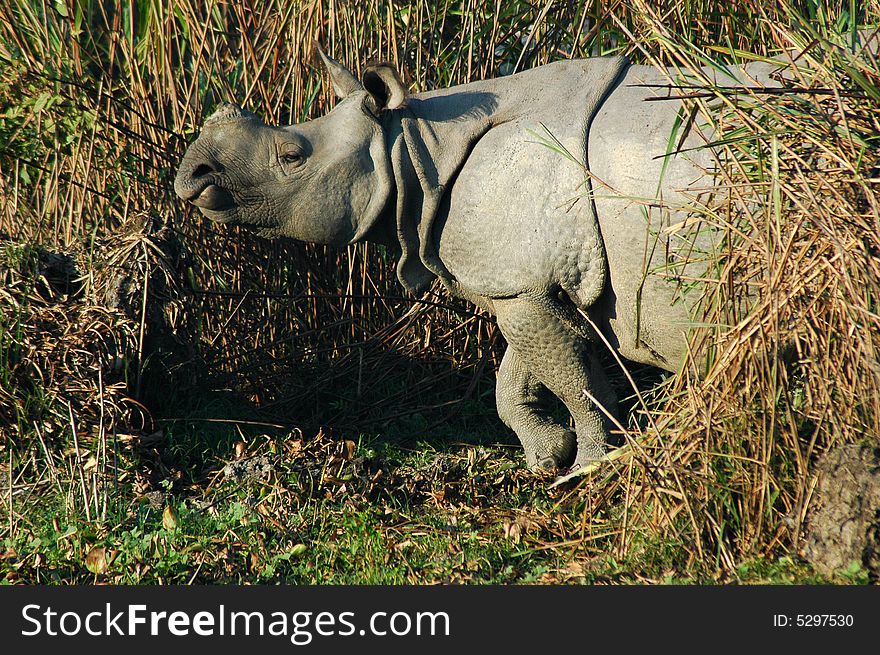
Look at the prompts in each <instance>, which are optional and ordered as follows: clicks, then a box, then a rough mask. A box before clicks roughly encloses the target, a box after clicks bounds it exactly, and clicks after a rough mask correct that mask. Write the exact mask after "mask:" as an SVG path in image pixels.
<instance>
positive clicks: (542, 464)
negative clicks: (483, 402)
mask: <svg viewBox="0 0 880 655" xmlns="http://www.w3.org/2000/svg"><path fill="white" fill-rule="evenodd" d="M548 393H549V392H548V390H547V388H546V387H545V386H544V385H543V384H542V383H541V381H540V380H538V378H536V377H535V376H534V375H533V374H532V373H531V372H530V371H529V370H528V368H526V366H525V365H524V364H523V363H522V361H520V357H519V356H518V355H517V354H516V353H515V352H514V351H513V349H512V348H510V347H508V348H507V350H506V351H505V353H504V358H503V359H502V360H501V366H499V367H498V382H497V384H496V386H495V403H496V405H497V407H498V416H500V417H501V420H502V421H504V423H505V424H506V425H507V427H509V428H510V429H511V430H513V431H514V432H516V435H517V437H519V440H520V443H522V446H523V450H525V455H526V463H527V464H528V465H529V468H531V469H555V468H560V467H562V466H566V465H568V464H569V463H571V462H572V460H573V459H574V455H575V447H576V437H575V433H574V432H572V431H571V430H566V429H565V428H563V427H562V426H561V425H559V423H558V422H556V421H555V420H554V419H553V417H552V416H550V413H549V411H548V409H547V402H546V401H547V398H546V396H547V394H548Z"/></svg>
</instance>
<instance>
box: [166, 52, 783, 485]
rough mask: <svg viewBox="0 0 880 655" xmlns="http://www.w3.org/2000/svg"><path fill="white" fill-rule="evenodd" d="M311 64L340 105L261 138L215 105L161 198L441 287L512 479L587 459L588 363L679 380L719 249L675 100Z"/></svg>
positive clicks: (641, 71)
mask: <svg viewBox="0 0 880 655" xmlns="http://www.w3.org/2000/svg"><path fill="white" fill-rule="evenodd" d="M317 54H318V56H319V58H320V61H322V62H323V64H324V66H325V67H326V70H327V73H328V75H329V78H330V81H331V83H332V87H333V89H334V91H335V94H336V95H337V96H338V98H339V100H340V101H339V102H338V103H337V104H336V106H335V107H334V108H333V109H332V110H331V111H329V112H328V113H327V114H326V115H324V116H322V117H320V118H317V119H315V120H311V121H307V122H304V123H301V124H296V125H290V126H285V127H276V126H271V125H266V124H265V123H264V122H263V121H262V120H261V119H260V118H258V117H257V116H256V115H254V114H253V113H251V112H249V111H245V110H243V109H242V108H240V107H238V106H236V105H233V104H223V105H222V106H220V107H219V108H218V109H217V110H216V111H215V113H214V114H213V115H212V116H210V118H208V119H207V121H206V122H205V124H204V127H203V129H202V130H201V133H200V135H199V137H198V138H197V139H196V140H195V141H194V142H193V143H192V144H191V145H190V146H189V149H188V150H187V152H186V154H185V156H184V158H183V160H182V162H181V164H180V168H179V171H178V173H177V176H176V179H175V182H174V188H175V191H176V193H177V194H178V195H179V196H180V197H181V198H182V199H184V200H186V201H188V202H190V203H192V204H193V205H195V206H196V207H198V208H199V210H200V211H201V213H202V214H204V215H205V216H206V217H207V218H209V219H211V220H212V221H215V222H217V223H223V224H240V225H244V226H249V227H251V228H253V229H254V230H255V231H256V232H257V233H258V234H261V235H263V236H267V237H273V236H286V237H292V238H295V239H298V240H302V241H307V242H313V243H320V244H334V245H339V246H344V245H346V244H351V243H355V242H358V241H362V240H366V241H375V242H379V243H385V244H390V245H394V246H396V247H397V248H399V251H400V256H399V260H398V262H397V267H396V271H397V276H398V278H399V281H400V283H401V284H402V285H403V286H404V287H405V288H406V289H407V290H409V291H410V292H413V293H417V292H419V291H421V290H423V289H425V288H426V286H428V285H429V284H431V283H432V282H433V281H434V280H435V279H439V280H440V281H441V282H442V284H443V285H444V286H445V287H446V288H447V289H448V290H449V292H450V293H452V294H453V295H455V296H458V297H462V298H465V299H467V300H469V301H471V302H473V303H475V304H476V305H477V306H479V307H481V308H483V309H485V310H486V311H488V312H489V313H491V314H492V315H494V316H495V317H496V319H497V324H498V328H499V329H500V331H501V333H502V335H503V336H504V338H505V340H506V341H507V349H506V351H505V354H504V356H503V359H502V361H501V364H500V367H499V369H498V374H497V387H496V402H497V409H498V414H499V416H500V418H501V419H502V420H503V421H504V422H505V423H506V424H507V425H508V426H509V427H510V428H511V429H512V430H513V431H514V432H515V433H516V435H517V436H518V438H519V440H520V442H521V443H522V446H523V448H524V451H525V457H526V462H527V464H528V465H529V466H530V467H532V468H549V469H558V470H559V469H566V468H571V469H574V468H578V467H581V466H583V465H586V464H588V463H591V462H594V461H595V460H597V459H599V458H601V457H602V456H603V454H604V453H605V449H606V441H607V437H608V427H609V426H608V424H607V421H608V417H609V416H613V413H614V404H615V397H614V393H613V391H612V389H611V386H610V385H609V383H608V380H607V378H606V375H605V373H604V372H603V370H602V367H601V366H600V365H599V363H598V361H597V356H596V355H597V353H596V348H597V347H605V344H607V345H608V346H610V347H611V348H613V349H614V350H616V351H617V353H619V355H621V356H622V357H624V358H626V359H629V360H633V361H635V362H642V363H646V364H651V365H654V366H658V367H661V368H663V369H667V370H669V371H675V370H676V369H677V368H678V367H679V366H680V364H681V363H682V360H683V358H684V356H685V354H686V352H687V333H688V328H689V326H690V325H691V317H690V310H691V308H692V306H693V304H694V303H693V299H691V298H688V296H687V294H682V293H681V291H682V289H683V288H685V287H687V285H682V284H681V282H682V280H687V279H699V278H700V277H701V275H702V274H703V272H704V269H705V263H702V264H701V263H700V262H701V259H704V256H705V254H706V253H708V252H709V251H710V250H711V248H712V247H714V241H715V238H714V237H713V236H712V234H711V230H699V229H695V228H693V227H692V226H691V222H692V221H689V217H690V216H691V212H692V209H693V206H694V203H695V202H698V201H699V202H702V201H703V200H701V197H702V196H701V194H703V193H705V192H706V190H707V189H710V188H711V186H712V165H713V164H712V157H711V155H710V152H709V150H708V149H707V148H705V147H702V146H705V134H704V132H705V130H704V129H703V128H701V127H700V124H699V121H698V120H693V116H690V115H689V114H687V113H685V112H683V111H682V105H681V101H680V100H677V99H675V98H671V99H663V100H660V99H659V98H660V97H663V96H669V95H670V94H671V95H675V93H676V92H675V91H674V90H673V91H672V92H670V88H669V82H670V79H669V77H667V76H666V75H665V74H664V73H663V71H660V70H657V69H655V68H653V67H649V66H640V65H631V64H630V63H629V62H628V60H627V59H625V58H623V57H599V58H592V59H583V60H566V61H559V62H556V63H551V64H547V65H544V66H540V67H537V68H534V69H532V70H528V71H524V72H521V73H517V74H515V75H511V76H507V77H503V78H498V79H490V80H485V81H478V82H473V83H469V84H464V85H461V86H454V87H451V88H446V89H439V90H433V91H428V92H425V93H418V94H414V95H410V94H409V93H408V91H407V88H406V87H405V85H404V84H403V83H402V82H401V78H400V76H399V75H398V73H397V72H396V70H395V69H394V68H393V67H392V66H390V65H388V64H377V65H373V66H370V67H367V68H366V69H365V70H364V71H363V74H362V76H361V79H360V80H358V79H357V78H356V77H355V76H354V75H353V74H352V73H351V72H350V71H349V70H348V69H347V68H345V67H344V66H343V65H341V64H340V63H339V62H337V61H335V60H334V59H332V58H330V57H328V56H327V55H326V54H324V53H323V52H322V51H320V49H318V52H317ZM739 77H740V78H741V77H742V76H741V75H740V76H739ZM764 77H765V78H766V76H764ZM765 81H766V79H765ZM651 99H653V100H651ZM654 100H656V101H654ZM686 234H691V238H686V237H685V235H686ZM693 235H696V236H695V237H694V236H693ZM698 251H699V252H698ZM701 253H702V254H701ZM688 267H690V269H689V268H688ZM548 393H549V394H553V395H555V396H556V397H557V398H558V399H559V400H561V401H562V402H563V403H564V404H565V406H566V408H567V409H568V411H569V412H570V414H571V418H572V419H573V421H574V430H573V431H572V430H570V429H569V428H568V427H566V425H563V424H561V423H560V422H558V421H557V420H555V419H554V418H553V416H552V413H551V412H550V411H549V409H548V405H547V401H548V400H549V397H548ZM597 403H598V404H600V405H602V406H603V407H604V408H606V411H603V408H600V407H599V406H598V405H597Z"/></svg>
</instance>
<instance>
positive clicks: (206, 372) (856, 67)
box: [0, 0, 880, 583]
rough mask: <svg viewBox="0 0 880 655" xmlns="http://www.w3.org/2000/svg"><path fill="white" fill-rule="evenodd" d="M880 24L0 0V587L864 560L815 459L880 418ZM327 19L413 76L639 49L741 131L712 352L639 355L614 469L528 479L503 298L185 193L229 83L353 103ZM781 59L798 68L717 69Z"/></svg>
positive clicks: (355, 6)
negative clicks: (872, 40) (870, 30)
mask: <svg viewBox="0 0 880 655" xmlns="http://www.w3.org/2000/svg"><path fill="white" fill-rule="evenodd" d="M878 21H880V5H878V3H877V1H876V0H869V1H868V2H863V3H851V2H848V1H841V2H830V3H829V2H814V1H812V0H807V1H805V2H794V1H792V0H776V1H774V2H760V1H759V0H731V1H727V2H716V1H714V0H687V1H685V2H679V1H676V0H668V1H667V0H664V1H662V2H651V3H648V2H645V1H643V0H626V1H624V2H608V3H603V2H541V3H535V4H533V3H527V2H504V3H495V2H484V1H482V0H457V1H450V2H443V3H419V2H411V3H400V2H395V3H391V2H380V1H378V0H368V1H366V2H358V3H342V2H322V1H315V2H308V3H305V2H281V1H280V0H267V1H266V2H260V3H226V2H222V1H221V0H211V1H209V2H193V1H191V0H172V1H171V2H140V3H135V4H125V3H123V4H121V5H120V6H118V7H115V6H110V5H108V4H107V3H101V2H95V1H91V0H64V1H57V2H50V1H48V0H9V1H8V2H5V3H3V4H2V6H0V278H2V282H3V286H2V288H0V309H2V311H0V435H2V442H0V473H2V476H0V477H2V479H3V480H2V482H0V499H2V506H3V513H2V515H0V516H2V518H3V520H2V522H0V538H2V539H3V540H4V544H3V547H2V548H0V551H2V552H4V555H3V558H2V559H0V578H2V577H3V576H5V579H6V580H9V581H15V580H19V581H25V582H54V583H67V582H84V581H90V580H95V579H101V580H111V581H115V582H193V581H199V582H209V581H219V580H225V581H254V582H269V581H281V580H287V581H294V582H355V583H357V582H383V583H384V582H388V583H402V582H434V581H450V582H505V583H506V582H568V581H587V582H599V581H605V582H640V581H652V582H653V581H663V580H667V581H678V580H685V581H702V582H710V581H732V580H746V581H758V580H768V579H769V580H771V581H777V582H781V581H790V580H795V581H809V580H819V579H831V580H837V581H851V580H854V581H863V580H865V579H866V577H865V576H866V575H867V574H866V572H865V571H864V570H863V569H862V568H861V567H860V564H859V563H858V562H856V563H855V564H854V565H853V566H852V567H850V568H848V569H844V570H842V571H838V572H832V573H830V574H827V575H829V576H830V578H828V577H824V578H820V577H819V576H818V574H817V573H816V572H815V571H814V570H813V569H812V568H811V567H810V565H809V564H808V563H806V562H805V561H804V560H803V559H802V555H803V553H802V540H803V529H804V521H805V518H806V516H807V514H808V511H809V509H810V504H811V500H812V494H813V490H814V488H815V485H816V470H817V469H816V461H817V459H818V458H819V457H820V456H821V455H823V454H824V453H826V452H828V451H830V450H832V449H834V448H836V447H837V446H839V445H842V444H846V443H859V442H874V441H876V439H877V436H878V435H880V411H878V409H880V374H878V364H877V362H878V352H880V307H878V298H880V202H878V193H877V189H878V186H877V185H878V180H880V163H878V162H880V123H878V111H877V107H878V103H880V66H878V59H877V57H878V56H877V54H876V53H877V49H876V46H875V47H874V49H873V50H871V49H865V48H862V47H861V45H860V44H861V43H862V41H861V40H860V39H861V38H863V36H860V35H859V30H863V29H864V28H867V27H871V26H872V25H876V24H877V23H878ZM315 40H318V41H320V42H321V43H322V44H323V45H324V47H325V49H326V50H327V51H328V52H329V53H331V54H332V55H333V56H335V57H336V58H338V59H340V60H341V61H343V62H344V63H346V64H347V65H349V66H351V67H352V68H354V69H355V70H356V71H357V69H358V68H359V67H360V66H362V65H364V64H365V63H367V62H368V61H375V60H387V61H391V62H394V63H395V64H397V65H398V66H399V67H400V69H401V70H402V71H403V74H404V78H405V80H406V82H407V83H408V84H409V85H410V86H411V88H412V89H413V90H414V91H421V90H426V89H430V88H435V87H441V86H448V85H452V84H457V83H462V82H466V81H469V80H474V79H483V78H487V77H493V76H498V75H507V74H510V73H513V72H516V71H519V70H523V69H526V68H530V67H533V66H536V65H540V64H543V63H547V62H550V61H555V60H558V59H561V58H566V57H585V56H594V55H605V54H626V55H628V56H630V57H631V58H632V59H633V60H634V61H636V62H640V63H650V64H657V65H663V66H669V67H672V70H673V71H674V72H673V73H672V74H671V75H670V84H671V85H674V86H675V87H677V90H678V91H679V92H680V94H681V95H682V96H685V97H686V102H687V103H688V106H689V107H690V108H691V109H692V110H693V111H694V112H697V113H699V115H700V116H701V117H702V119H703V120H705V121H708V122H709V123H711V124H712V125H714V127H715V137H714V138H715V143H714V144H713V146H714V152H716V153H717V156H718V165H719V175H720V179H719V180H718V182H719V184H720V185H721V186H723V187H724V188H726V189H729V193H727V194H723V195H724V202H720V201H716V202H714V203H713V204H712V205H707V206H703V207H699V208H698V211H699V213H700V214H701V215H702V218H703V220H704V221H706V222H708V223H711V224H712V225H714V226H716V227H718V228H720V229H722V230H724V231H725V233H726V235H727V237H726V242H725V244H726V248H725V249H724V250H723V251H721V252H719V253H717V256H716V261H714V262H713V267H712V275H711V276H710V277H709V279H706V280H700V281H699V287H700V288H699V291H700V293H702V294H703V303H702V306H701V312H702V315H701V316H697V317H695V330H694V338H693V345H694V349H695V350H696V349H703V351H704V352H708V353H709V364H708V366H707V368H705V369H703V370H696V367H695V366H694V365H693V363H692V362H686V363H685V365H684V366H683V368H682V371H681V372H680V374H679V375H677V376H674V377H672V378H669V379H667V380H666V381H665V382H664V383H663V384H662V385H660V386H659V387H653V388H652V387H651V385H650V384H649V383H650V382H655V381H656V380H657V374H656V372H653V371H648V370H641V369H637V368H635V367H630V368H629V369H628V370H627V371H619V372H618V373H617V374H616V378H617V379H618V381H619V383H620V386H621V388H622V389H623V390H624V394H623V395H626V394H627V393H629V394H631V398H630V399H629V404H628V406H629V407H630V408H631V411H630V412H629V416H627V417H626V418H625V422H624V425H622V426H621V427H623V428H624V429H625V434H623V435H621V437H620V438H621V439H623V440H625V441H626V449H625V450H622V451H620V452H619V453H618V454H617V456H616V458H615V460H614V462H613V463H612V464H607V465H605V466H603V467H600V468H597V469H596V470H595V471H593V472H591V473H590V474H589V475H585V476H583V477H581V478H578V479H576V480H573V481H571V482H569V483H566V484H564V485H560V486H557V487H552V488H551V487H550V484H549V483H550V480H548V479H545V478H542V477H540V476H535V475H533V474H530V473H528V472H526V471H525V470H524V468H523V461H522V457H521V454H520V451H519V449H518V448H517V447H515V446H513V445H512V443H513V440H512V435H511V434H510V433H509V432H507V431H506V430H505V429H504V428H503V426H502V425H501V424H500V422H499V421H498V420H497V418H496V417H495V415H494V400H493V396H494V370H495V368H496V367H497V364H498V360H499V356H500V353H501V349H500V346H501V345H502V344H501V337H500V335H499V334H497V333H496V330H495V327H494V324H493V322H492V321H491V319H489V318H488V317H486V316H485V315H483V314H482V313H480V312H479V311H476V310H475V309H474V308H473V307H471V306H468V305H466V304H464V303H461V302H459V301H455V300H452V299H450V298H448V297H447V296H446V295H445V294H444V293H443V292H441V291H440V289H439V288H436V289H433V290H432V291H430V292H428V293H427V294H425V296H423V297H422V298H412V297H406V296H405V295H404V294H403V292H402V291H401V289H400V287H399V286H398V285H397V282H396V279H395V275H394V260H393V255H392V254H391V253H388V252H385V251H384V250H383V249H382V248H378V247H375V248H374V247H368V246H354V247H350V248H349V249H347V250H345V251H342V252H338V251H331V250H327V249H324V248H322V247H316V246H308V245H303V244H298V243H293V242H288V241H282V240H278V241H271V242H270V241H263V240H260V239H258V238H256V237H253V236H251V235H249V234H247V233H245V232H240V231H239V230H238V229H237V228H232V229H223V228H218V227H214V226H211V225H208V224H207V223H205V222H203V221H201V220H200V219H199V216H198V215H197V214H195V213H194V212H191V211H189V210H188V209H187V208H186V207H184V206H183V204H182V203H180V202H179V201H178V200H177V199H176V198H175V197H173V193H172V190H171V179H172V177H173V173H174V171H175V168H176V164H177V162H178V161H179V159H180V156H181V154H182V152H183V149H184V147H185V145H186V143H187V142H188V141H189V140H191V139H192V138H193V136H194V134H195V133H196V132H197V130H198V127H199V125H200V124H201V122H202V120H203V119H204V118H205V117H206V116H207V115H208V114H209V113H210V112H211V110H212V109H213V107H214V106H216V105H217V104H218V103H219V102H221V101H227V100H231V101H236V102H238V103H240V104H243V105H246V106H247V107H248V108H249V109H252V110H253V111H256V112H258V113H261V114H262V115H264V117H265V119H266V120H267V121H268V122H275V123H290V122H296V121H300V120H305V119H308V118H311V117H315V116H318V115H320V114H321V113H323V112H324V111H326V110H327V109H328V107H329V105H330V104H331V103H332V96H331V95H330V94H328V93H327V91H326V90H325V87H324V86H323V85H322V83H321V78H320V74H319V72H318V71H316V70H314V69H313V68H312V67H311V66H310V64H309V62H310V60H311V48H312V43H313V42H314V41H315ZM781 53H790V61H789V63H788V65H787V67H786V70H787V75H789V76H790V78H791V79H792V82H791V83H790V84H789V87H791V88H788V89H786V90H784V91H781V92H779V93H758V94H755V93H752V94H749V93H743V92H741V91H740V92H736V93H734V92H733V91H732V90H730V89H728V88H724V87H718V86H715V85H713V84H712V83H711V82H710V81H709V80H708V79H706V78H705V76H704V75H703V73H702V72H701V70H702V67H710V68H711V67H714V66H720V65H723V64H726V63H732V62H742V61H744V60H751V59H757V60H761V59H764V58H767V57H772V56H778V55H780V54H781ZM755 299H756V300H755ZM609 361H611V362H612V363H613V360H611V359H610V358H609Z"/></svg>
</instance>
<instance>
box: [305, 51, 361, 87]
mask: <svg viewBox="0 0 880 655" xmlns="http://www.w3.org/2000/svg"><path fill="white" fill-rule="evenodd" d="M315 55H316V56H315V58H316V59H320V60H321V63H323V64H324V68H326V69H327V74H328V75H330V83H331V84H332V85H333V92H334V93H335V94H336V97H337V98H339V99H340V100H342V99H343V98H345V97H346V96H347V95H348V94H350V93H353V92H355V91H359V90H361V89H362V88H364V87H363V86H361V83H360V82H358V80H357V78H356V77H355V76H354V75H352V74H351V71H349V70H348V69H347V68H346V67H345V66H343V65H342V64H340V63H339V62H338V61H336V60H335V59H333V58H332V57H328V56H327V55H326V54H324V51H323V50H322V49H321V46H320V45H319V44H318V43H317V41H316V42H315Z"/></svg>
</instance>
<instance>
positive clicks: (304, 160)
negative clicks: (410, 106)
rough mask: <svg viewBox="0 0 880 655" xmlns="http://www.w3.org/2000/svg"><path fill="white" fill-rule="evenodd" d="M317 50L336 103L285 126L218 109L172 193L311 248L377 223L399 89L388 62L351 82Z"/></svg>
mask: <svg viewBox="0 0 880 655" xmlns="http://www.w3.org/2000/svg"><path fill="white" fill-rule="evenodd" d="M316 52H317V54H318V56H319V57H320V59H321V61H322V62H323V64H324V66H325V67H326V69H327V72H328V73H329V76H330V81H331V83H332V85H333V89H334V91H335V93H336V95H337V96H338V97H339V98H341V99H342V100H341V102H339V103H338V104H337V105H336V107H335V108H334V109H333V110H332V111H330V112H329V113H328V114H326V115H325V116H323V117H321V118H318V119H316V120H312V121H308V122H305V123H301V124H297V125H290V126H286V127H276V126H271V125H266V124H265V123H264V122H263V121H262V120H261V119H260V118H259V117H258V116H256V115H255V114H253V113H251V112H249V111H245V110H243V109H241V108H240V107H238V106H236V105H233V104H228V103H227V104H224V105H222V106H220V107H219V108H218V109H217V110H216V111H215V112H214V114H213V115H212V116H211V117H210V118H208V120H207V121H206V122H205V124H204V127H203V128H202V131H201V134H200V135H199V137H198V138H197V139H196V140H195V141H194V142H193V143H192V144H191V145H190V146H189V148H188V150H187V151H186V154H185V155H184V157H183V160H182V162H181V164H180V168H179V170H178V173H177V176H176V178H175V180H174V190H175V192H176V193H177V195H178V196H180V197H181V198H182V199H183V200H186V201H188V202H190V203H192V204H193V205H195V206H196V207H198V208H199V211H201V213H202V214H204V215H205V216H206V217H207V218H209V219H211V220H212V221H215V222H217V223H225V224H238V225H244V226H249V227H251V228H253V229H254V230H255V231H256V232H257V233H258V234H261V235H262V236H267V237H271V236H287V237H292V238H295V239H298V240H301V241H308V242H311V243H321V244H330V245H344V244H347V243H351V242H354V241H357V240H359V239H361V238H363V237H364V236H365V235H366V234H367V233H368V232H369V231H370V229H371V228H372V227H374V226H375V225H376V224H377V223H378V222H379V218H380V217H381V216H382V215H383V213H384V212H385V211H386V206H387V205H388V203H389V199H390V198H391V197H392V196H393V189H394V186H393V176H392V173H391V171H390V164H389V157H388V153H387V145H386V139H385V133H384V130H383V125H382V121H383V116H384V115H385V114H386V112H388V111H389V110H392V109H397V108H399V107H402V106H404V104H405V102H406V98H407V94H406V89H405V88H404V86H403V84H402V83H401V81H400V78H399V77H398V75H397V73H396V71H395V70H394V69H393V68H391V67H390V66H388V65H385V64H379V65H376V66H372V67H369V68H367V69H366V70H365V71H364V75H363V81H358V80H357V79H356V78H355V77H354V76H353V75H352V74H351V72H349V71H348V70H347V69H346V68H345V67H343V66H342V65H341V64H339V63H338V62H336V61H335V60H333V59H331V58H330V57H328V56H327V55H325V54H324V53H323V52H322V51H321V50H320V48H316Z"/></svg>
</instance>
